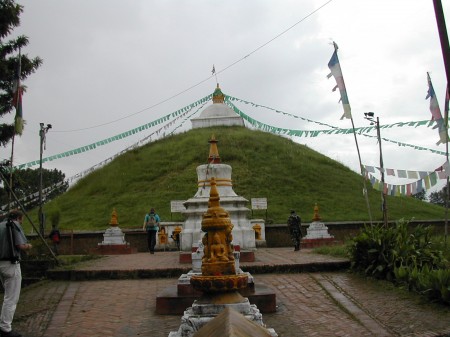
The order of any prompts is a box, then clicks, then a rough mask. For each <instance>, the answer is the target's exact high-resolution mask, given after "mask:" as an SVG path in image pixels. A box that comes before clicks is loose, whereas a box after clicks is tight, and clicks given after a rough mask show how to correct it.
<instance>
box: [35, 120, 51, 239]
mask: <svg viewBox="0 0 450 337" xmlns="http://www.w3.org/2000/svg"><path fill="white" fill-rule="evenodd" d="M51 128H52V125H51V124H47V126H44V123H40V129H39V138H40V155H39V213H38V215H39V230H40V231H41V235H42V236H44V235H45V216H44V213H43V212H42V153H43V151H44V146H45V145H44V144H45V135H46V134H47V132H48V130H49V129H51Z"/></svg>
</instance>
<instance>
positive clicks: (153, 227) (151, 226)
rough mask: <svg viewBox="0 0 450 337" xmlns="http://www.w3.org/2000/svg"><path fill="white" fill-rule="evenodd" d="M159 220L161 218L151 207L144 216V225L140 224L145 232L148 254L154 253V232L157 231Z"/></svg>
mask: <svg viewBox="0 0 450 337" xmlns="http://www.w3.org/2000/svg"><path fill="white" fill-rule="evenodd" d="M160 221H161V220H160V218H159V215H158V214H156V212H155V209H154V208H152V209H151V210H150V212H149V213H148V214H146V215H145V218H144V225H143V226H142V230H144V231H146V232H147V245H148V250H149V251H150V254H155V246H156V233H157V232H158V231H159V223H160Z"/></svg>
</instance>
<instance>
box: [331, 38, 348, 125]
mask: <svg viewBox="0 0 450 337" xmlns="http://www.w3.org/2000/svg"><path fill="white" fill-rule="evenodd" d="M333 45H334V53H333V55H332V56H331V59H330V62H328V68H330V70H331V73H329V74H328V76H327V78H330V77H331V76H333V77H334V79H335V80H336V86H335V87H334V88H333V91H336V89H338V88H339V92H340V94H341V99H340V100H339V101H342V106H343V108H344V114H343V115H342V117H341V119H343V118H344V117H345V118H350V119H351V118H352V111H351V108H350V103H349V101H348V96H347V89H346V88H345V83H344V77H343V75H342V70H341V65H340V63H339V58H338V55H337V50H338V46H337V44H336V43H335V42H333Z"/></svg>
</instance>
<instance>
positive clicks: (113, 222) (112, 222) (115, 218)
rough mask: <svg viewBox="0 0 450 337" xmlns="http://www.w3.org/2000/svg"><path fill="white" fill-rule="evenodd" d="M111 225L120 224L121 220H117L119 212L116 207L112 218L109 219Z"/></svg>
mask: <svg viewBox="0 0 450 337" xmlns="http://www.w3.org/2000/svg"><path fill="white" fill-rule="evenodd" d="M109 224H110V226H117V225H118V224H119V221H117V212H116V209H115V208H114V209H113V211H112V214H111V220H110V221H109Z"/></svg>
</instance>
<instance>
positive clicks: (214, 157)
mask: <svg viewBox="0 0 450 337" xmlns="http://www.w3.org/2000/svg"><path fill="white" fill-rule="evenodd" d="M208 143H209V144H210V145H209V157H208V163H210V164H220V156H219V149H218V148H217V143H218V141H217V140H216V137H215V136H214V135H212V136H211V139H210V140H209V141H208Z"/></svg>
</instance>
